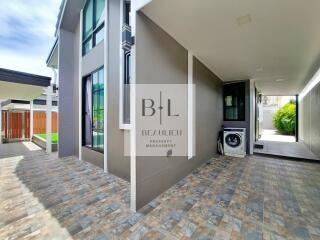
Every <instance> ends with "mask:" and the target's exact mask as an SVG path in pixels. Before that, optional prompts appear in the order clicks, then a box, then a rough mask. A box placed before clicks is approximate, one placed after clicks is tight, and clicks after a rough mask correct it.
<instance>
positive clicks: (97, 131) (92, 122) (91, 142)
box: [83, 68, 104, 152]
mask: <svg viewBox="0 0 320 240" xmlns="http://www.w3.org/2000/svg"><path fill="white" fill-rule="evenodd" d="M83 94H84V106H83V113H84V114H83V116H84V121H83V142H84V145H85V146H87V147H90V148H92V149H94V150H97V151H100V152H103V139H104V70H103V68H101V69H99V70H98V71H96V72H94V73H92V74H91V75H89V76H87V77H86V78H85V79H84V90H83Z"/></svg>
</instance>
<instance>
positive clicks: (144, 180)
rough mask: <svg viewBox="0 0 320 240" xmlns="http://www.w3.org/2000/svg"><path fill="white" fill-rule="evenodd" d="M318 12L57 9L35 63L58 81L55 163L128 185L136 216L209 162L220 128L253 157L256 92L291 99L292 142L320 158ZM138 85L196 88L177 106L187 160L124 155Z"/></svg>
mask: <svg viewBox="0 0 320 240" xmlns="http://www.w3.org/2000/svg"><path fill="white" fill-rule="evenodd" d="M319 7H320V2H319V1H317V0H312V1H310V2H308V3H306V2H302V1H291V0H284V1H281V2H279V1H275V0H272V1H265V2H257V1H253V0H247V1H241V2H230V1H218V0H214V1H182V0H170V1H169V0H132V1H128V0H87V1H85V0H65V1H63V2H62V5H61V9H60V14H59V16H58V22H57V26H56V37H57V41H56V43H55V45H54V47H53V49H52V51H51V53H50V55H49V58H48V60H47V64H48V66H50V67H52V68H55V69H57V72H58V82H59V123H60V125H59V157H66V156H71V155H74V156H77V157H78V158H79V159H80V160H83V161H88V162H90V163H92V164H95V165H97V166H99V167H101V168H103V169H104V170H105V171H108V172H110V173H112V174H114V175H116V176H119V177H121V178H123V179H126V180H127V181H130V185H131V192H130V196H131V208H132V209H134V210H136V209H139V208H141V207H142V206H144V205H145V204H146V203H148V202H149V201H151V200H152V199H153V198H155V197H156V196H158V195H159V194H160V193H162V192H163V191H165V190H166V189H168V188H169V187H170V186H172V185H173V184H175V183H176V182H178V181H179V180H180V179H182V178H183V177H184V176H186V175H187V174H188V173H190V172H191V171H192V170H193V169H195V168H197V167H198V166H200V165H201V164H203V163H205V162H206V161H207V160H208V159H210V158H211V157H212V156H213V155H215V154H216V152H217V148H216V143H217V136H218V133H219V131H220V130H221V126H222V125H224V126H225V127H236V128H245V129H246V135H247V137H246V152H247V154H253V151H254V144H255V141H256V140H257V136H256V122H257V112H258V111H259V109H258V107H259V97H258V96H259V93H263V94H264V95H286V96H289V95H290V96H291V95H297V96H298V99H299V108H298V116H299V119H298V122H299V128H298V129H297V131H298V130H299V131H298V132H299V138H298V140H299V141H300V142H301V143H303V144H306V145H307V146H308V148H309V149H310V150H311V151H312V152H313V154H315V155H317V156H320V138H319V136H320V130H319V129H320V128H319V121H318V120H316V119H320V112H319V107H318V103H319V101H320V92H319V91H320V84H319V81H320V71H318V72H317V69H318V68H319V67H320V64H319V58H318V56H319V54H320V47H319V41H320V33H319V31H318V28H317V26H318V23H319V20H320V19H319V18H320V17H319V14H318V11H317V10H318V9H319ZM297 16H300V17H297ZM316 72H317V73H316ZM312 76H313V77H312ZM138 84H189V85H195V86H196V87H195V88H190V89H188V99H195V101H191V100H190V101H189V100H188V101H187V102H186V105H188V109H189V111H188V119H189V120H190V121H189V122H188V156H170V155H168V156H139V155H137V154H135V150H136V149H137V145H138V144H139V142H137V141H136V140H137V139H136V136H135V119H136V111H137V109H136V108H135V103H134V102H135V87H134V86H135V85H138ZM128 86H131V87H130V88H129V87H128ZM194 149H196V151H195V152H194V151H193V150H194ZM126 151H129V152H130V154H128V155H127V154H125V152H126Z"/></svg>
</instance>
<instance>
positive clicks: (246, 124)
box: [223, 80, 251, 154]
mask: <svg viewBox="0 0 320 240" xmlns="http://www.w3.org/2000/svg"><path fill="white" fill-rule="evenodd" d="M245 83H246V100H245V101H246V103H245V111H246V113H245V121H224V122H223V125H224V127H234V128H245V129H246V142H247V146H246V149H247V154H250V135H251V132H250V81H249V80H246V81H245ZM229 84H232V83H229Z"/></svg>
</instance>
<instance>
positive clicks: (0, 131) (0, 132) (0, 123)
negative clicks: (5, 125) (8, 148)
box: [0, 102, 2, 144]
mask: <svg viewBox="0 0 320 240" xmlns="http://www.w3.org/2000/svg"><path fill="white" fill-rule="evenodd" d="M1 143H2V106H1V102H0V144H1Z"/></svg>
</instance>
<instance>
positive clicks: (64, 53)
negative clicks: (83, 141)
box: [58, 29, 79, 157]
mask: <svg viewBox="0 0 320 240" xmlns="http://www.w3.org/2000/svg"><path fill="white" fill-rule="evenodd" d="M78 42H79V41H78V36H77V34H75V33H74V32H69V31H65V30H63V29H60V32H59V123H60V124H59V130H58V132H59V143H58V145H59V147H58V148H59V151H58V152H59V153H58V154H59V157H66V156H71V155H75V152H76V145H75V143H76V139H77V131H78V128H77V124H76V122H77V116H78V115H77V110H76V109H77V108H76V107H75V106H77V102H76V97H75V96H77V93H76V91H75V86H76V85H77V79H78V72H77V69H78V66H77V65H78V58H77V53H76V46H77V45H78V44H77V43H78Z"/></svg>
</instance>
